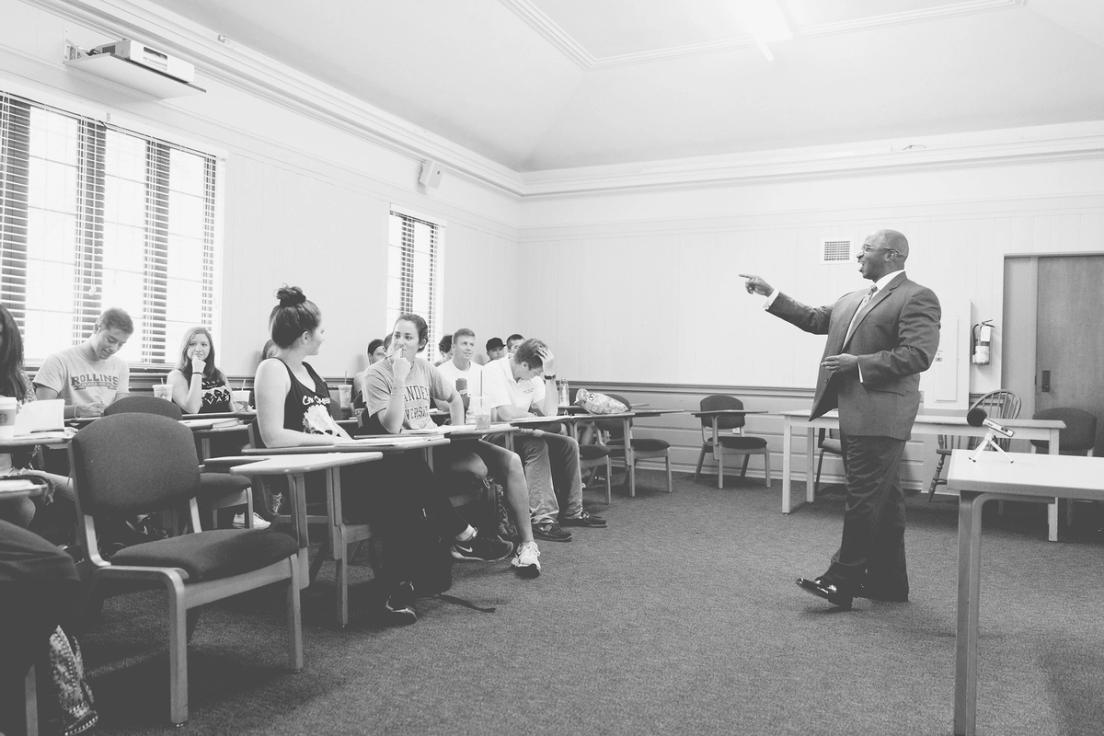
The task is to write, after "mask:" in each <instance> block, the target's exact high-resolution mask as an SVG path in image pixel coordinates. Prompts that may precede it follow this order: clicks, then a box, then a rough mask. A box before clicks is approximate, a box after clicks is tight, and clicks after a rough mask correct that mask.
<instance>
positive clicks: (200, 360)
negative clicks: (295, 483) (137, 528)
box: [168, 327, 269, 529]
mask: <svg viewBox="0 0 1104 736" xmlns="http://www.w3.org/2000/svg"><path fill="white" fill-rule="evenodd" d="M168 384H169V390H170V392H171V393H170V395H171V396H172V400H173V403H175V404H176V405H177V406H179V407H180V409H181V410H182V411H183V412H184V413H185V414H214V413H217V412H227V411H230V410H231V407H230V383H229V382H228V381H227V380H226V374H224V373H223V372H222V371H221V370H219V369H218V367H217V366H216V365H215V344H214V341H213V340H212V339H211V333H210V331H209V330H208V329H207V328H206V327H193V328H192V329H190V330H188V331H187V332H186V333H184V339H183V340H181V343H180V358H179V359H178V360H177V363H176V368H173V369H172V370H171V371H170V372H169V375H168ZM241 437H242V433H238V437H237V438H235V437H234V436H232V435H221V436H220V437H215V438H212V439H213V444H212V456H213V457H219V456H222V455H236V454H238V453H239V452H240V451H241V448H242V444H244V443H243V442H242V440H241ZM254 503H256V504H257V505H258V506H261V507H265V506H267V504H266V503H265V500H264V499H263V498H262V497H260V496H259V495H258V494H256V493H255V497H254ZM232 523H233V526H234V527H235V528H236V529H244V528H245V513H244V512H241V513H238V514H235V515H234V519H233V522H232ZM268 527H269V522H268V520H267V519H265V518H264V517H263V516H261V515H260V514H258V513H257V512H253V528H254V529H267V528H268Z"/></svg>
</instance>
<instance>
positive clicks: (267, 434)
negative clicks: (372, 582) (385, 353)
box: [254, 287, 505, 624]
mask: <svg viewBox="0 0 1104 736" xmlns="http://www.w3.org/2000/svg"><path fill="white" fill-rule="evenodd" d="M277 297H278V298H279V304H277V305H276V306H275V307H274V308H273V309H272V313H271V316H270V318H269V324H270V326H271V331H272V340H273V342H275V343H276V346H277V349H278V350H277V354H276V357H275V358H270V359H268V360H265V361H263V362H262V363H261V364H260V366H259V367H258V368H257V377H256V380H255V382H254V385H255V386H256V392H257V420H256V421H257V429H258V433H259V435H260V439H261V442H262V443H263V444H264V446H266V447H301V446H322V445H332V444H334V443H335V442H336V443H340V442H343V441H345V442H348V441H350V440H351V438H350V437H349V435H348V433H346V432H345V430H343V429H342V428H341V427H340V426H338V425H337V423H336V422H334V420H333V417H332V416H331V415H330V412H329V408H328V407H329V405H330V389H329V387H328V386H327V385H326V382H325V381H323V380H322V378H321V377H320V376H319V375H318V374H317V373H316V372H315V370H314V368H312V367H311V365H310V364H309V363H307V362H306V358H308V357H311V356H313V355H317V354H318V352H319V349H320V348H321V346H322V342H323V341H324V339H325V334H326V331H325V329H324V328H323V327H322V312H321V311H320V310H319V309H318V307H317V305H315V304H314V302H311V301H308V300H307V298H306V296H305V295H304V294H303V292H302V291H300V290H299V289H298V288H296V287H284V288H282V289H280V290H279V291H278V292H277ZM341 485H342V496H341V502H342V505H343V507H344V513H345V517H346V518H347V519H349V520H351V521H371V522H372V523H373V527H374V528H375V529H378V530H379V534H380V537H381V539H382V541H383V561H382V562H383V564H382V570H381V573H380V577H381V584H382V587H383V591H382V592H383V596H382V600H381V606H380V607H379V609H377V612H378V614H379V615H380V617H381V619H382V620H383V621H384V622H385V623H393V624H404V623H414V622H415V621H417V618H418V616H417V613H416V612H415V610H414V597H415V595H416V594H417V591H416V589H415V585H416V580H415V572H416V562H417V559H418V556H419V554H420V553H421V551H422V550H420V549H419V545H420V544H422V542H421V541H420V540H422V539H423V538H424V535H423V534H422V532H421V530H422V525H424V524H426V523H427V522H428V524H429V525H430V527H431V529H432V531H433V533H434V534H435V535H437V536H439V537H441V538H442V539H449V540H453V541H461V540H463V541H470V540H472V539H474V538H475V536H476V531H475V529H473V528H472V527H470V526H468V524H467V523H466V522H465V521H464V520H463V519H461V518H460V517H459V516H458V515H457V514H456V512H455V511H454V510H453V508H452V505H451V504H450V503H449V500H448V497H447V496H446V495H445V493H444V489H442V488H441V487H440V486H439V484H438V481H437V479H436V478H435V477H434V475H433V471H431V470H430V469H429V466H427V465H426V463H425V461H424V460H422V459H421V458H420V457H419V456H418V455H417V454H415V453H409V452H404V453H396V454H387V455H385V456H384V457H383V459H382V460H380V461H378V462H373V463H366V464H364V465H354V466H350V467H347V468H342V469H341ZM504 556H505V551H502V552H501V554H500V556H499V558H500V559H501V557H504Z"/></svg>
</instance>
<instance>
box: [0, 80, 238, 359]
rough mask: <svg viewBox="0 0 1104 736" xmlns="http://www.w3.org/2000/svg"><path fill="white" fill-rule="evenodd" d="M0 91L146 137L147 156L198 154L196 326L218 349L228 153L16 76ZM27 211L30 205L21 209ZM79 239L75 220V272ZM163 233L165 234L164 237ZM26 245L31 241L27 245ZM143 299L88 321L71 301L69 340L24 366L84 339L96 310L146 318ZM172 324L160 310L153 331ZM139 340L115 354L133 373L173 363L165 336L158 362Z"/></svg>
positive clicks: (172, 347) (173, 350)
mask: <svg viewBox="0 0 1104 736" xmlns="http://www.w3.org/2000/svg"><path fill="white" fill-rule="evenodd" d="M0 93H2V94H3V95H5V96H7V97H10V98H15V99H16V100H18V101H20V102H23V103H26V104H28V105H30V106H31V107H35V108H41V109H45V110H47V111H50V112H56V113H58V114H61V115H63V116H67V117H69V118H71V119H75V120H77V121H78V124H80V125H84V124H86V123H88V124H92V125H99V126H103V127H102V128H101V130H102V131H104V132H106V133H107V134H112V133H116V134H121V135H124V136H129V137H132V138H137V139H143V140H144V141H145V146H146V150H147V154H148V152H149V150H150V147H151V144H159V145H161V146H164V150H165V151H166V152H167V153H166V155H167V156H168V155H172V154H171V152H172V151H175V150H180V151H183V152H184V153H187V154H191V155H195V156H197V157H199V159H200V162H201V165H203V166H204V167H205V169H207V170H208V171H207V173H206V174H205V176H207V177H209V181H208V179H205V182H204V189H205V192H206V193H205V194H202V195H200V198H201V200H202V201H201V203H200V207H201V208H202V212H203V216H202V217H203V225H202V228H201V229H202V232H203V236H202V240H201V241H200V242H201V245H200V247H201V248H202V249H203V255H202V256H201V263H200V269H201V270H200V273H201V274H202V275H201V280H200V294H201V298H202V299H203V300H204V302H206V303H205V304H203V305H202V306H201V307H200V310H201V311H200V316H199V321H196V322H195V324H196V325H199V324H201V323H202V324H204V326H206V327H208V328H209V329H210V330H211V331H212V332H213V335H214V337H215V347H216V350H217V349H219V348H220V339H221V334H222V320H223V305H222V301H223V300H222V296H223V283H224V281H223V280H224V278H225V277H224V274H223V267H224V262H225V259H224V257H223V255H224V253H223V247H224V244H223V233H224V218H225V204H224V203H225V197H226V187H225V177H226V165H227V160H228V156H227V154H226V152H225V150H223V149H220V148H218V147H216V146H212V145H210V144H209V143H208V142H207V141H197V140H196V139H194V138H191V137H189V136H187V135H179V134H178V133H177V131H175V130H173V131H165V130H161V129H158V128H156V127H155V126H151V125H149V124H148V123H147V122H146V121H145V120H139V119H135V118H131V117H130V116H127V115H125V114H120V113H118V112H117V111H115V110H110V109H108V110H105V109H103V108H97V107H95V106H93V105H92V104H91V103H90V102H89V101H88V100H85V99H82V98H76V97H70V96H67V95H60V94H56V93H53V92H51V91H50V90H43V89H37V88H34V87H28V86H27V85H24V84H20V83H18V81H17V80H9V79H3V80H0ZM78 137H79V136H78ZM100 176H101V177H102V176H103V175H102V174H101V175H100ZM143 176H144V180H145V181H146V182H147V183H149V181H150V176H151V174H150V170H149V168H148V167H147V169H146V171H145V172H144V174H143ZM166 178H167V176H166ZM105 181H106V179H105V178H100V179H99V182H98V183H99V185H100V187H101V189H100V192H101V193H100V195H99V196H100V200H99V206H100V208H101V210H102V207H103V202H104V198H105V196H106V195H105V194H103V189H102V187H103V184H104V182H105ZM85 183H86V182H84V181H83V180H80V179H78V182H77V193H78V195H79V194H80V193H81V190H82V186H83V185H84V184H85ZM212 190H213V191H212ZM172 191H176V190H172ZM170 196H171V194H170V193H169V192H166V194H165V198H164V200H163V202H164V204H165V206H169V203H170V199H169V197H170ZM145 208H146V209H147V210H148V209H149V200H147V203H146V205H145ZM28 211H29V208H28V209H25V210H24V212H28ZM76 216H77V217H78V218H80V217H83V214H82V212H81V209H80V208H79V207H78V209H77V211H76ZM81 237H87V236H86V232H85V228H84V227H83V226H82V225H81V224H77V225H75V226H74V252H75V255H74V261H73V267H74V270H76V269H77V266H78V261H77V259H78V255H76V254H79V253H80V252H82V251H79V250H77V249H76V247H75V244H76V240H77V239H78V238H81ZM166 237H168V236H167V235H166ZM101 238H102V236H101ZM142 238H143V239H144V241H145V242H147V246H146V247H147V248H148V241H149V240H150V238H151V234H150V225H149V223H148V222H147V223H145V224H143V226H142ZM101 244H102V239H101ZM29 245H30V244H29V243H28V246H29ZM160 247H161V248H162V249H163V254H164V256H165V257H166V259H167V258H168V253H169V252H170V251H169V249H170V245H169V243H168V241H166V242H164V243H163V244H161V246H160ZM28 256H30V253H28V254H27V255H24V256H23V257H24V258H27V257H28ZM145 257H147V258H148V257H149V256H148V255H146V256H145ZM96 267H97V268H99V269H101V270H100V276H101V277H102V274H103V271H102V263H101V264H99V265H98V266H96ZM168 268H169V266H168V264H167V263H166V265H165V269H166V272H165V273H166V274H169V275H171V271H168V270H167V269H168ZM205 272H206V273H205ZM208 274H209V277H208ZM77 280H78V279H77V276H76V274H75V273H74V276H73V279H72V281H71V282H70V284H69V288H74V287H75V286H76V285H77ZM150 283H151V280H150V277H149V276H148V275H147V274H146V267H145V266H143V272H142V284H143V286H142V289H143V293H147V292H148V291H149V286H150ZM161 288H162V291H161V294H162V295H163V296H165V297H167V296H168V289H169V286H168V283H167V282H166V283H165V284H164V285H163V286H162V287H161ZM101 298H102V297H101ZM147 299H148V295H147V297H143V299H142V303H139V304H137V306H136V305H134V304H109V303H106V301H105V302H104V303H102V304H101V305H100V306H99V308H98V309H97V308H93V309H92V311H93V312H95V315H94V316H93V317H92V318H91V319H90V320H89V319H88V315H83V316H82V305H81V304H80V303H79V302H78V301H76V300H74V303H73V305H72V309H71V312H70V315H71V320H72V332H71V335H70V337H69V340H68V342H61V341H59V342H58V344H57V345H56V347H53V348H52V349H51V350H49V351H48V352H47V354H46V355H27V356H26V360H25V369H26V370H28V371H30V370H31V369H32V368H34V367H36V366H38V365H40V364H41V362H42V361H43V360H44V359H45V358H46V357H47V356H48V355H50V354H53V353H55V352H57V351H60V350H62V349H65V348H67V347H70V346H72V345H78V344H81V343H83V342H84V341H85V340H87V339H88V337H89V336H90V335H91V329H92V328H91V325H92V323H94V321H95V317H98V315H99V313H100V312H102V310H103V309H106V308H108V307H112V306H119V307H122V308H124V309H126V310H127V311H128V312H129V313H131V314H132V315H133V316H134V317H135V319H136V322H138V321H139V320H142V321H145V319H146V318H147V314H148V310H147V308H146V307H147V305H146V304H145V302H146V300H147ZM163 308H164V305H162V309H163ZM174 322H175V320H171V319H170V317H169V315H168V314H164V315H163V316H162V318H161V323H160V326H159V328H158V329H161V330H166V329H171V328H172V323H174ZM23 329H24V331H25V330H26V325H25V323H24V325H23ZM78 333H81V334H78ZM53 337H54V336H53V335H51V339H53ZM58 337H60V332H59V334H58ZM142 342H143V341H142V335H141V334H140V333H139V332H138V331H136V334H135V336H134V339H132V340H131V343H130V344H129V345H128V346H127V348H125V349H124V350H123V352H122V354H121V355H120V357H122V358H123V359H124V360H126V361H127V363H128V365H129V366H130V367H131V369H132V373H133V374H136V375H141V374H143V373H164V371H165V370H166V369H167V368H171V367H173V366H175V365H176V362H177V350H178V348H179V345H178V344H170V343H169V342H168V340H167V339H166V340H165V341H164V353H163V356H158V357H162V358H163V362H157V361H153V362H150V361H148V360H145V359H144V358H145V357H146V354H147V353H146V350H144V346H143V344H142ZM157 351H158V349H152V350H150V352H152V353H153V354H154V355H157ZM132 356H133V358H132Z"/></svg>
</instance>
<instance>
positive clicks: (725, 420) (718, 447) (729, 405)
mask: <svg viewBox="0 0 1104 736" xmlns="http://www.w3.org/2000/svg"><path fill="white" fill-rule="evenodd" d="M699 406H700V407H701V410H702V411H718V410H720V409H743V408H744V402H742V401H740V400H739V399H737V398H736V397H735V396H728V395H726V394H713V395H711V396H706V397H705V398H704V399H702V400H701V403H700V404H699ZM714 420H716V424H714ZM746 423H747V422H746V420H745V418H744V415H743V414H721V415H718V416H716V417H714V416H702V417H701V432H702V446H701V452H700V453H699V454H698V467H697V470H695V471H694V478H697V477H698V476H699V475H701V469H702V463H703V462H704V461H705V453H707V452H711V453H713V457H714V459H715V460H716V461H717V487H718V488H724V455H725V450H731V451H732V452H734V453H736V454H737V455H740V454H742V455H743V456H744V466H743V468H742V469H741V470H740V477H741V478H743V477H745V476H746V475H747V469H748V461H750V460H751V456H752V455H762V456H763V470H764V473H765V476H766V484H767V487H768V488H769V487H770V482H771V474H770V449H769V448H768V447H767V440H766V438H764V437H753V436H750V435H745V434H744V425H745V424H746ZM725 430H728V432H727V433H726V434H721V432H722V431H725ZM707 431H708V433H709V436H708V437H707V436H706V432H707Z"/></svg>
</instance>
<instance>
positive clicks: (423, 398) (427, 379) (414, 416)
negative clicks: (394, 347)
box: [364, 358, 454, 429]
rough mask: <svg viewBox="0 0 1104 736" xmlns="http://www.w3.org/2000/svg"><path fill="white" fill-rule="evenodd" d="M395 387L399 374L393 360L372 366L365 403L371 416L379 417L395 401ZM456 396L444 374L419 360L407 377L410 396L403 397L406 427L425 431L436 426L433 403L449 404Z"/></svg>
mask: <svg viewBox="0 0 1104 736" xmlns="http://www.w3.org/2000/svg"><path fill="white" fill-rule="evenodd" d="M394 385H395V373H394V371H393V370H392V366H391V361H390V360H381V361H379V362H378V363H374V364H372V365H371V366H369V367H368V371H367V373H366V374H365V376H364V390H365V392H366V393H365V395H364V403H365V405H366V406H367V407H368V416H375V415H376V414H378V413H379V412H381V411H383V410H384V409H386V408H387V405H388V404H389V403H390V402H391V389H392V387H393V386H394ZM453 393H454V391H453V388H452V386H449V385H448V383H447V382H446V381H445V379H444V378H443V377H442V376H441V372H440V371H438V370H437V368H435V367H434V366H431V365H430V364H429V363H428V362H427V361H425V360H424V359H422V358H416V359H415V360H414V363H413V365H411V366H410V375H408V376H407V377H406V393H405V396H404V397H403V427H404V428H406V429H424V428H426V427H432V426H433V419H432V418H431V417H430V416H429V410H430V408H431V407H432V402H433V401H437V400H440V401H447V400H448V399H449V397H450V396H452V395H453Z"/></svg>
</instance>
